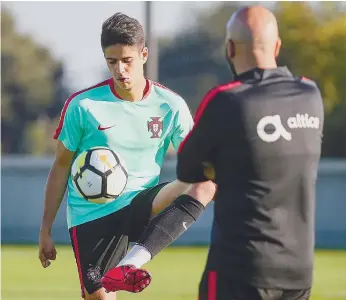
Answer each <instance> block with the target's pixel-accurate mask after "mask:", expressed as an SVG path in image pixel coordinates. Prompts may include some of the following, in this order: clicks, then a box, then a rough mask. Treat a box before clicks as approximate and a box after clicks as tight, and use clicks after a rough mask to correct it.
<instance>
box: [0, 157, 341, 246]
mask: <svg viewBox="0 0 346 300" xmlns="http://www.w3.org/2000/svg"><path fill="white" fill-rule="evenodd" d="M51 163H52V158H33V157H6V156H4V157H2V166H1V173H2V174H1V184H2V188H1V200H2V201H1V211H2V214H1V218H2V224H1V229H2V237H1V239H2V243H5V244H9V243H11V244H21V243H37V242H38V233H39V226H40V221H41V216H42V209H43V205H42V203H43V196H44V185H45V182H46V179H47V174H48V171H49V168H50V165H51ZM175 164H176V161H175V159H168V160H167V161H166V162H165V164H164V167H163V170H162V174H161V180H162V181H170V180H173V179H174V178H175ZM316 207H317V211H316V246H317V247H318V248H329V249H331V248H343V249H346V217H345V213H346V161H345V160H322V161H321V163H320V167H319V176H318V184H317V204H316ZM65 211H66V201H65V200H64V202H63V204H62V207H61V209H60V211H59V213H58V215H57V218H56V222H55V223H54V229H53V235H54V240H55V242H56V243H61V244H65V243H69V242H70V241H69V236H68V231H67V227H66V220H65ZM212 218H213V205H210V206H209V207H208V208H207V210H206V212H205V213H204V214H203V215H202V216H201V218H200V219H199V220H198V221H197V222H196V223H195V224H194V225H193V226H192V227H191V228H190V229H189V230H188V231H187V232H186V233H185V234H183V235H182V236H181V237H180V238H179V239H178V240H177V241H176V242H175V244H176V245H196V244H199V245H205V244H208V243H209V238H210V229H211V228H210V227H211V222H212Z"/></svg>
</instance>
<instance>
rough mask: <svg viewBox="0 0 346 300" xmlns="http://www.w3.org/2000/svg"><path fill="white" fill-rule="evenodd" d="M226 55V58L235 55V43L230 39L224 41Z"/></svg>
mask: <svg viewBox="0 0 346 300" xmlns="http://www.w3.org/2000/svg"><path fill="white" fill-rule="evenodd" d="M226 55H227V57H228V59H232V58H234V56H235V45H234V42H233V41H232V40H227V43H226Z"/></svg>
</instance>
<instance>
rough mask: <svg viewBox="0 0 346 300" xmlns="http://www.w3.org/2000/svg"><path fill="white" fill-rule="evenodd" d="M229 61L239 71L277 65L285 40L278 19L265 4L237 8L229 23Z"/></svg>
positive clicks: (227, 29) (227, 36)
mask: <svg viewBox="0 0 346 300" xmlns="http://www.w3.org/2000/svg"><path fill="white" fill-rule="evenodd" d="M226 43H227V60H228V61H229V62H230V63H231V64H233V65H234V69H235V71H236V73H237V74H239V73H243V72H246V71H248V70H250V69H252V68H255V67H259V68H263V69H268V68H276V67H277V65H276V57H277V56H278V55H279V51H280V46H281V40H280V38H279V30H278V25H277V21H276V18H275V16H274V14H273V13H272V12H270V11H269V10H268V9H266V8H264V7H262V6H248V7H244V8H241V9H239V10H237V11H236V12H235V13H234V14H233V15H232V17H231V18H230V19H229V21H228V22H227V28H226Z"/></svg>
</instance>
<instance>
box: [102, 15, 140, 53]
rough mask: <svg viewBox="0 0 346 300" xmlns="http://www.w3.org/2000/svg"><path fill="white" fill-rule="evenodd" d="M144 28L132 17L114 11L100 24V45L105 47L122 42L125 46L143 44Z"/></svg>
mask: <svg viewBox="0 0 346 300" xmlns="http://www.w3.org/2000/svg"><path fill="white" fill-rule="evenodd" d="M144 41H145V37H144V30H143V27H142V25H141V24H140V23H139V22H138V21H137V20H136V19H134V18H131V17H129V16H127V15H125V14H123V13H116V14H114V15H113V16H111V17H110V18H108V19H107V20H106V21H105V22H104V23H103V25H102V33H101V46H102V50H103V51H104V50H105V48H107V47H109V46H112V45H116V44H123V45H127V46H135V45H137V46H138V47H139V48H142V47H143V46H144Z"/></svg>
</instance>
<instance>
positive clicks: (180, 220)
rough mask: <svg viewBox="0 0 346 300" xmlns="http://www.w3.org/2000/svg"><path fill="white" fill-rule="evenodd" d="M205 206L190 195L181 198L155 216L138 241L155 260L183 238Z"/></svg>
mask: <svg viewBox="0 0 346 300" xmlns="http://www.w3.org/2000/svg"><path fill="white" fill-rule="evenodd" d="M204 209H205V208H204V206H203V204H201V203H200V202H199V201H197V200H196V199H194V198H193V197H191V196H189V195H181V196H179V197H178V198H177V199H176V200H175V201H174V202H173V203H172V204H171V205H170V206H168V207H167V208H166V209H164V210H163V211H162V212H160V213H159V214H158V215H157V216H155V217H154V218H153V219H152V220H151V222H150V223H149V225H148V227H147V228H146V230H145V231H144V233H143V234H142V236H141V237H140V239H139V240H138V242H137V244H139V245H141V246H143V247H145V248H146V249H147V250H148V251H149V252H150V253H151V257H152V258H153V257H154V256H155V255H156V254H158V253H159V252H160V251H161V250H163V249H164V248H166V247H167V246H168V245H169V244H171V243H172V242H173V241H175V240H176V239H177V238H178V237H179V236H181V235H182V234H183V233H184V232H185V230H186V229H187V228H189V227H190V226H191V225H192V223H193V222H195V221H196V220H197V219H198V217H199V216H200V215H201V213H202V212H203V211H204Z"/></svg>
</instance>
